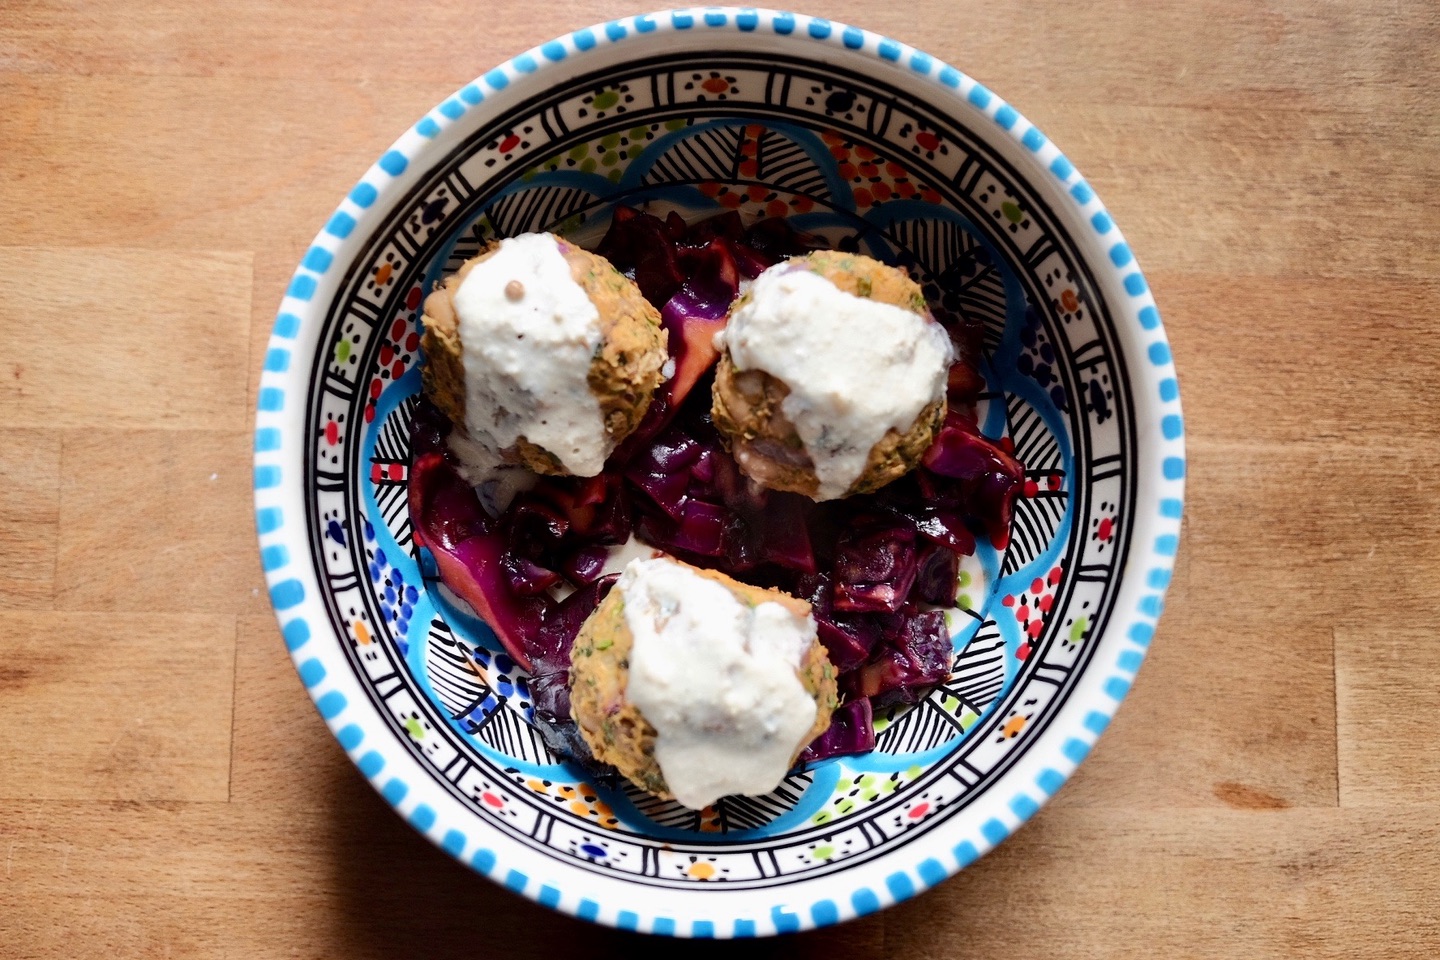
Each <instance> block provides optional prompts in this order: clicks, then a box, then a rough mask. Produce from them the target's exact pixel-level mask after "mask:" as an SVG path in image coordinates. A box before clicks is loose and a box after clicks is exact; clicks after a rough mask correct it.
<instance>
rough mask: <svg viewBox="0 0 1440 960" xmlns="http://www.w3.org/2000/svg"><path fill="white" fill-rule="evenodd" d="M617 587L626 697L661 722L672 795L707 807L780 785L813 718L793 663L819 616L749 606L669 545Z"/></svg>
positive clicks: (662, 761)
mask: <svg viewBox="0 0 1440 960" xmlns="http://www.w3.org/2000/svg"><path fill="white" fill-rule="evenodd" d="M615 589H616V590H618V591H620V594H621V597H622V598H623V600H624V604H625V607H624V610H625V623H626V626H628V627H629V628H630V633H631V634H632V635H633V637H634V645H633V646H632V648H631V650H630V678H629V682H628V686H627V689H626V699H627V700H629V701H630V702H631V703H633V704H634V705H635V706H636V707H638V708H639V709H640V712H641V713H642V714H644V716H645V719H646V720H648V721H650V724H651V726H653V727H654V728H655V732H656V738H655V760H656V762H657V763H658V764H659V765H660V770H661V773H663V774H664V776H665V783H666V785H667V786H668V787H669V788H670V792H671V793H672V794H674V795H675V799H676V800H678V801H680V802H681V803H683V804H684V805H685V806H687V807H690V808H692V809H696V810H699V809H701V808H703V807H705V806H708V805H709V804H711V803H714V802H715V801H716V800H718V799H719V798H721V797H724V796H729V795H732V794H746V795H749V796H757V795H759V794H764V793H769V792H770V791H771V790H774V789H775V787H776V786H778V785H779V784H780V781H781V780H783V779H784V777H785V774H786V772H787V771H788V770H789V769H790V760H791V758H792V757H793V756H794V755H795V752H796V751H797V750H798V749H799V748H800V747H801V745H802V744H803V742H804V740H805V737H806V735H807V734H808V733H809V732H810V728H811V727H812V726H813V725H814V723H815V714H816V709H817V708H816V706H815V701H814V700H813V699H812V698H811V697H810V695H809V694H808V693H806V692H805V687H804V686H803V685H802V684H801V683H800V678H799V677H798V675H797V674H796V671H797V670H798V669H799V667H800V664H801V662H802V660H803V659H804V656H805V652H806V650H807V649H809V647H810V644H811V643H813V642H814V641H815V620H814V618H813V617H810V616H806V617H803V618H802V617H797V616H795V615H794V614H793V613H791V612H790V611H789V610H787V609H786V608H785V607H783V606H781V605H780V604H778V603H772V602H766V603H761V604H759V605H758V606H755V607H750V606H748V605H747V604H745V603H744V602H742V601H741V600H739V599H737V598H736V597H735V595H734V594H732V593H731V592H730V591H729V590H727V589H726V588H725V587H724V586H723V585H721V584H719V583H717V582H716V581H714V580H710V579H708V578H706V577H702V576H700V575H699V574H697V573H696V572H695V571H693V570H691V569H689V568H687V567H685V566H682V565H680V564H678V563H676V562H675V561H673V560H670V559H669V558H666V557H656V558H654V559H649V560H632V561H631V562H630V563H629V565H628V566H626V568H625V572H624V573H623V574H622V575H621V577H620V579H619V581H617V582H616V584H615Z"/></svg>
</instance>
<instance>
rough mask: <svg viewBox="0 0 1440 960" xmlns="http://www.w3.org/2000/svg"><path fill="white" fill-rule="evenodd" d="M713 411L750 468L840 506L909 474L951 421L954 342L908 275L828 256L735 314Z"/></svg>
mask: <svg viewBox="0 0 1440 960" xmlns="http://www.w3.org/2000/svg"><path fill="white" fill-rule="evenodd" d="M716 336H717V337H719V338H723V340H724V344H725V351H724V353H723V354H722V356H721V357H720V362H719V366H718V367H717V368H716V373H715V395H714V405H713V407H712V412H713V416H714V420H715V426H716V427H717V428H719V430H720V432H721V434H722V435H723V436H724V437H725V439H726V441H727V442H728V444H729V446H730V452H731V453H732V455H733V456H734V457H735V462H736V463H737V464H738V465H739V466H740V470H741V472H742V473H744V474H745V475H746V476H748V477H750V478H751V479H752V480H755V481H756V482H758V483H760V484H761V485H762V486H766V487H769V488H771V489H772V490H790V491H793V492H795V493H803V494H805V495H806V496H808V497H810V498H812V499H815V500H835V499H838V498H840V497H844V496H849V495H851V494H856V493H872V492H874V491H875V490H878V489H880V488H881V487H883V486H885V484H887V483H890V482H891V481H892V480H896V479H899V478H900V477H902V476H904V475H905V474H906V473H909V472H910V470H911V469H913V468H914V466H915V465H916V464H917V463H919V462H920V457H921V455H922V454H923V453H924V452H925V449H926V448H927V447H929V446H930V443H931V441H932V440H934V438H935V432H936V430H938V429H939V427H940V424H941V422H942V421H943V420H944V419H945V386H946V379H947V376H946V375H947V372H948V371H949V369H950V364H951V362H952V361H953V360H954V353H953V349H952V346H951V343H950V338H949V336H948V335H947V334H946V333H945V330H944V328H943V327H941V326H940V324H939V323H937V322H936V320H935V318H934V317H933V316H932V315H931V313H930V308H929V307H928V306H927V305H926V303H925V295H924V293H923V292H921V289H920V285H919V284H917V283H916V282H915V281H914V280H912V279H910V277H909V275H908V274H906V273H905V272H904V271H903V270H899V269H897V268H895V267H891V266H887V265H885V264H883V263H880V262H879V261H877V260H873V259H871V258H870V257H865V256H860V255H859V254H850V253H843V252H840V251H834V250H819V251H816V252H814V253H809V254H806V255H805V256H802V257H794V258H792V259H790V260H786V261H785V262H783V263H778V264H776V265H775V266H773V267H770V268H769V269H768V270H766V271H765V272H764V273H762V274H760V276H759V277H757V278H756V279H755V282H754V284H753V285H752V286H751V287H750V289H749V290H747V291H746V292H745V293H744V294H743V295H742V296H741V297H740V299H739V300H737V301H736V302H735V304H734V306H733V307H731V309H730V313H729V319H728V321H727V323H726V326H725V329H724V330H723V331H721V332H720V333H719V334H717V335H716Z"/></svg>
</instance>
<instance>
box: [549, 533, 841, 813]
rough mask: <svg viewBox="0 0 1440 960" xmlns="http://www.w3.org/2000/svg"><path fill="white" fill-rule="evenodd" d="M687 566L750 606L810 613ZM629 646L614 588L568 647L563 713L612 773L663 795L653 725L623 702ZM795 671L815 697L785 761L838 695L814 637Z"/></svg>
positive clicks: (666, 794)
mask: <svg viewBox="0 0 1440 960" xmlns="http://www.w3.org/2000/svg"><path fill="white" fill-rule="evenodd" d="M675 562H677V563H678V562H679V561H675ZM685 566H689V564H685ZM690 569H692V570H694V571H695V572H696V573H698V574H700V575H701V576H703V577H706V578H708V579H711V580H714V581H715V582H717V583H719V584H721V585H723V586H724V587H725V588H726V589H728V590H730V591H731V592H732V593H734V594H735V595H736V597H738V598H739V599H740V600H741V601H742V602H744V603H747V604H749V605H751V606H758V605H759V604H761V603H765V602H767V601H770V602H774V603H779V604H782V605H783V606H785V607H786V608H787V609H789V610H791V611H792V612H794V613H795V614H796V615H798V616H805V615H806V614H808V613H809V612H810V604H808V603H806V602H805V601H804V600H800V599H797V598H796V597H792V596H790V595H789V594H787V593H782V592H781V591H779V590H766V589H764V588H761V587H755V586H751V585H750V584H746V583H740V582H739V581H737V580H733V579H731V578H730V577H727V576H725V575H724V574H723V573H719V572H717V571H714V570H705V569H702V568H700V567H690ZM633 643H634V637H633V636H632V635H631V633H630V628H629V626H628V625H627V624H626V623H625V601H624V598H623V597H622V596H621V594H620V591H619V590H611V591H610V593H609V595H608V596H606V598H605V599H604V601H602V602H601V604H600V606H599V607H597V608H596V609H595V612H594V613H592V614H590V616H589V618H588V619H586V621H585V623H584V625H582V626H581V627H580V632H579V634H577V635H576V637H575V645H574V646H573V647H572V648H571V650H570V664H571V667H570V713H571V716H573V717H574V719H575V723H576V725H577V726H579V728H580V735H581V736H582V737H584V738H585V742H586V743H587V744H589V745H590V750H591V751H592V752H593V753H594V754H595V757H596V759H598V760H600V761H601V762H603V763H608V764H610V765H611V766H613V767H614V768H615V769H617V770H619V771H620V773H621V774H623V775H624V776H625V777H626V778H627V779H628V780H629V781H630V782H631V783H633V784H635V785H636V786H637V787H639V788H640V789H642V790H645V791H648V792H650V793H653V794H655V795H656V796H659V797H662V798H665V799H670V797H671V794H670V791H669V789H668V788H667V787H666V785H665V777H664V775H663V774H662V773H661V771H660V765H659V764H658V763H656V762H655V736H656V734H655V728H654V727H652V726H651V725H650V722H649V721H648V720H646V719H645V717H644V716H643V715H642V714H641V713H640V710H639V708H638V707H636V706H635V705H634V704H632V703H630V702H628V701H627V700H626V699H625V691H626V687H627V685H628V683H629V680H630V649H631V647H632V645H633ZM797 675H798V676H799V678H800V682H801V684H803V685H804V687H805V692H806V693H808V694H810V696H811V697H812V698H813V699H814V700H815V724H814V726H812V727H811V728H810V732H809V733H808V734H807V735H806V736H805V741H804V743H802V744H801V745H800V747H799V748H797V749H796V751H795V756H793V757H791V762H792V763H793V762H794V761H795V760H796V759H797V758H798V757H799V756H800V751H801V750H803V749H804V748H805V747H806V746H808V745H809V743H810V741H812V740H814V739H815V738H816V737H818V736H819V735H820V734H822V733H824V732H825V730H826V729H828V728H829V726H830V717H831V715H832V714H833V713H834V711H835V707H836V705H837V700H838V694H837V688H836V683H835V668H834V667H832V666H831V665H830V660H829V658H828V657H826V655H825V648H824V647H823V646H821V645H820V642H819V641H818V640H816V641H815V642H814V643H812V644H811V645H810V649H809V650H808V651H806V654H805V660H804V662H803V663H802V664H801V665H800V669H799V671H797Z"/></svg>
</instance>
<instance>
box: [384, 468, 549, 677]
mask: <svg viewBox="0 0 1440 960" xmlns="http://www.w3.org/2000/svg"><path fill="white" fill-rule="evenodd" d="M408 493H409V501H410V516H411V518H412V522H413V523H414V529H415V537H416V540H417V542H418V543H420V544H421V545H423V546H426V547H428V548H429V549H430V552H431V554H433V555H434V557H435V565H436V567H438V568H439V571H440V578H441V579H442V580H443V581H444V582H445V585H446V586H447V587H449V588H450V589H451V590H452V591H453V592H454V593H455V594H456V596H458V597H460V598H461V599H462V600H464V601H465V602H466V603H468V604H470V606H471V607H473V608H474V609H475V612H476V613H477V614H479V615H480V618H481V619H482V620H484V621H485V622H486V623H487V624H489V625H490V629H492V630H494V631H495V636H496V637H498V638H499V640H500V642H501V643H502V644H503V645H504V646H505V650H506V652H507V653H509V654H510V656H511V657H512V658H514V660H515V662H516V663H518V664H520V665H521V666H522V667H525V668H526V669H527V670H528V669H530V668H531V666H532V665H533V663H532V660H531V657H530V649H529V644H528V643H527V639H528V638H529V637H530V636H532V635H533V634H534V632H535V630H536V628H537V627H538V625H539V624H540V622H542V621H543V619H544V614H545V603H544V601H543V600H542V599H541V598H530V599H528V600H527V599H526V598H522V597H517V596H516V595H515V594H514V593H513V592H511V590H510V588H509V587H508V585H507V584H506V583H505V582H504V568H503V565H502V559H503V557H504V542H503V540H502V539H501V537H500V536H499V535H497V534H495V533H491V532H489V531H487V530H486V529H485V528H486V526H487V525H488V524H487V523H486V520H487V518H486V517H485V514H484V511H483V509H482V508H481V506H480V500H479V498H478V497H476V496H475V492H474V491H473V490H472V489H471V488H470V486H469V484H467V483H466V482H465V481H464V479H463V478H461V476H460V474H459V473H457V472H456V471H455V469H454V467H452V466H451V465H450V464H449V463H448V462H446V460H445V458H444V456H443V455H441V454H438V453H427V454H424V455H423V456H421V457H419V458H418V459H416V460H415V461H414V463H412V464H411V467H410V489H409V491H408Z"/></svg>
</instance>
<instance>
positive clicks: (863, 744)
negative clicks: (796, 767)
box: [800, 697, 875, 764]
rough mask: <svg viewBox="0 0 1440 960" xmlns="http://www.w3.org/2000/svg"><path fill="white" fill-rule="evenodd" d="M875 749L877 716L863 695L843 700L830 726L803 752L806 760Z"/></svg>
mask: <svg viewBox="0 0 1440 960" xmlns="http://www.w3.org/2000/svg"><path fill="white" fill-rule="evenodd" d="M874 749H875V718H874V714H873V712H872V710H871V708H870V701H869V700H866V699H864V698H863V697H862V698H861V699H858V700H851V701H850V702H849V703H845V704H842V705H841V706H840V707H839V708H838V709H837V710H836V711H835V712H834V713H833V714H831V716H830V726H829V727H828V728H827V729H826V730H825V732H824V733H822V734H820V736H818V737H816V738H815V739H814V740H813V741H811V743H810V745H809V746H808V747H806V748H805V749H804V750H803V751H801V753H800V762H801V763H802V764H807V763H815V762H817V761H819V760H826V759H828V758H830V757H843V756H846V755H847V754H855V753H869V752H870V751H871V750H874Z"/></svg>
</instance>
